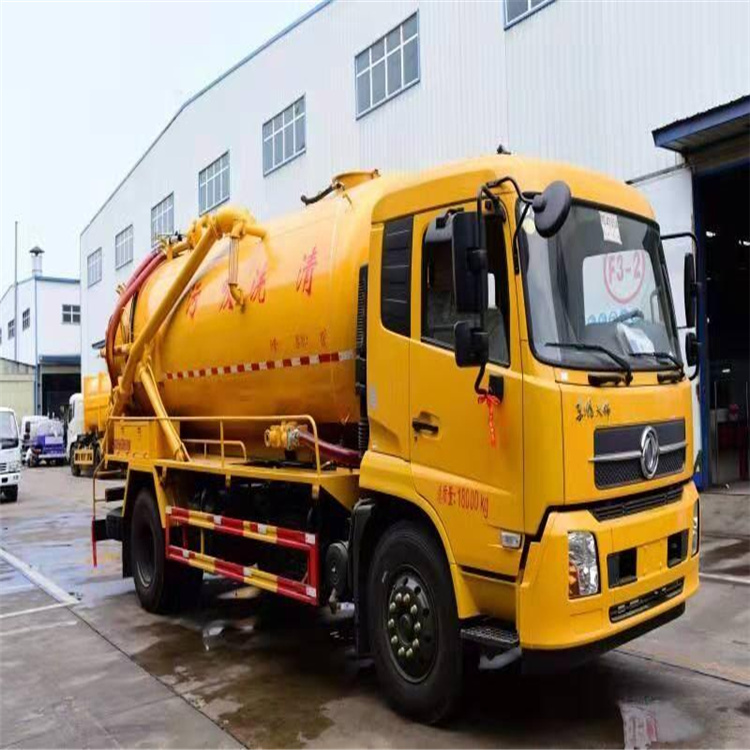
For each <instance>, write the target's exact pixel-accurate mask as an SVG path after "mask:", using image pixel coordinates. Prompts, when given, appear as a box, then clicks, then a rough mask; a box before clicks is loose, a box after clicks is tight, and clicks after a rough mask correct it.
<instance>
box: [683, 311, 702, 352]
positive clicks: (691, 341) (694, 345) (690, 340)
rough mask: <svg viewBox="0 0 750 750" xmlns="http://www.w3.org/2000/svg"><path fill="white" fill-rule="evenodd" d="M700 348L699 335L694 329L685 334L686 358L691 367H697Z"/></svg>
mask: <svg viewBox="0 0 750 750" xmlns="http://www.w3.org/2000/svg"><path fill="white" fill-rule="evenodd" d="M685 309H687V308H685ZM699 350H700V344H699V343H698V337H697V336H696V335H695V333H693V331H690V332H689V333H688V334H687V335H686V336H685V360H686V361H687V364H688V365H689V366H690V367H695V366H696V365H697V364H698V356H699V353H700V352H699Z"/></svg>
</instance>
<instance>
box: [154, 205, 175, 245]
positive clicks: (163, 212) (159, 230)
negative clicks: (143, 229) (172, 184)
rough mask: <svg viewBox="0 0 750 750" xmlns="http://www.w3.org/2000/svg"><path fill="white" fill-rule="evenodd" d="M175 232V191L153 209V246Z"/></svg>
mask: <svg viewBox="0 0 750 750" xmlns="http://www.w3.org/2000/svg"><path fill="white" fill-rule="evenodd" d="M171 234H174V193H172V194H171V195H168V196H167V197H166V198H165V199H164V200H163V201H161V203H157V204H156V205H155V206H154V207H153V208H152V209H151V246H152V247H153V246H155V245H157V244H158V243H159V240H160V239H161V238H162V237H169V236H170V235H171Z"/></svg>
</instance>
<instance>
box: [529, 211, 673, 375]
mask: <svg viewBox="0 0 750 750" xmlns="http://www.w3.org/2000/svg"><path fill="white" fill-rule="evenodd" d="M530 213H531V212H529V214H530ZM529 214H527V216H526V218H525V219H524V222H523V225H522V227H521V230H520V232H519V236H520V244H521V253H522V256H523V269H524V285H525V293H526V306H527V308H528V323H529V329H530V330H529V337H530V339H531V343H532V348H533V351H534V353H535V355H536V356H537V357H538V358H539V359H540V360H542V361H544V362H547V363H548V364H552V365H557V366H561V367H569V368H572V369H576V368H577V369H597V370H622V369H623V365H625V364H627V369H632V370H653V369H665V368H674V367H676V366H677V367H679V365H680V354H679V348H678V345H677V336H676V330H675V322H674V314H673V310H672V301H671V297H670V293H669V288H668V286H667V284H668V279H667V277H666V270H665V265H664V263H663V254H662V249H661V242H660V239H659V232H658V229H657V228H656V226H654V225H653V224H650V223H648V222H646V221H644V220H639V219H635V218H632V217H630V216H624V215H622V214H618V213H615V212H612V211H605V210H600V209H599V208H594V207H591V206H587V205H582V204H575V203H574V205H573V207H572V208H571V210H570V214H569V216H568V218H567V220H566V221H565V224H564V225H563V227H562V229H561V230H560V232H558V234H556V235H555V236H554V237H551V238H550V239H544V238H543V237H540V236H539V235H538V234H537V233H536V230H535V228H534V219H533V216H531V215H529ZM618 360H619V364H618Z"/></svg>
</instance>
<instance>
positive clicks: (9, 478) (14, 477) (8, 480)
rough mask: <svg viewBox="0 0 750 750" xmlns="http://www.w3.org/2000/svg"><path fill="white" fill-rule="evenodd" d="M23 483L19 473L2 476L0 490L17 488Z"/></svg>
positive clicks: (0, 475)
mask: <svg viewBox="0 0 750 750" xmlns="http://www.w3.org/2000/svg"><path fill="white" fill-rule="evenodd" d="M20 481H21V475H20V474H19V473H18V472H17V471H13V472H10V473H9V474H0V489H2V488H5V487H15V486H17V485H18V483H19V482H20Z"/></svg>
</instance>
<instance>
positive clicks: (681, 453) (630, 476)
mask: <svg viewBox="0 0 750 750" xmlns="http://www.w3.org/2000/svg"><path fill="white" fill-rule="evenodd" d="M684 468H685V449H684V448H682V449H681V450H678V451H673V452H672V453H665V454H664V455H663V456H661V457H660V458H659V465H658V467H657V469H656V474H654V477H653V478H654V479H656V477H666V476H668V475H669V474H677V473H678V472H680V471H682V470H683V469H684ZM643 481H644V477H643V474H642V473H641V461H640V459H638V458H631V459H628V460H626V461H608V462H606V463H600V464H594V482H595V484H596V486H597V487H599V488H604V487H615V486H617V485H619V484H633V482H643Z"/></svg>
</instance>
